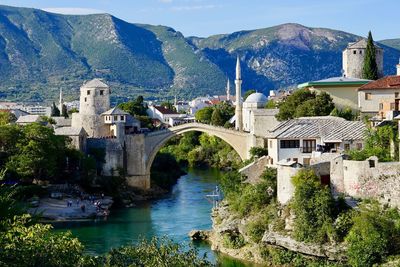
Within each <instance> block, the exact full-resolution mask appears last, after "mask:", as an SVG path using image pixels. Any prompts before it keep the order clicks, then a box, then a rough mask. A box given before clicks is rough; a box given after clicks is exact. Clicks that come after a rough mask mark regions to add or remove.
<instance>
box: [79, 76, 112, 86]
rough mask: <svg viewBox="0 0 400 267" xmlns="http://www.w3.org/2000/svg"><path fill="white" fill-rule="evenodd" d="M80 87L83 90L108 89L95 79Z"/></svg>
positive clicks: (99, 80)
mask: <svg viewBox="0 0 400 267" xmlns="http://www.w3.org/2000/svg"><path fill="white" fill-rule="evenodd" d="M82 87H85V88H108V85H107V84H105V83H104V82H103V81H102V80H101V79H98V78H95V79H93V80H90V81H88V82H85V83H84V84H83V85H82Z"/></svg>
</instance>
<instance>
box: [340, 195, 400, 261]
mask: <svg viewBox="0 0 400 267" xmlns="http://www.w3.org/2000/svg"><path fill="white" fill-rule="evenodd" d="M399 222H400V220H399V212H398V211H394V210H387V209H384V208H382V207H381V206H380V205H379V204H378V203H371V204H364V205H361V207H360V212H359V213H358V214H357V215H356V216H355V217H354V225H353V226H352V228H351V230H350V232H349V234H348V235H347V237H346V238H345V241H346V242H347V244H348V250H347V255H348V258H349V263H350V264H351V265H352V266H372V265H373V264H375V263H379V262H381V261H382V260H383V259H384V258H385V256H387V255H390V254H398V252H399V248H400V228H399Z"/></svg>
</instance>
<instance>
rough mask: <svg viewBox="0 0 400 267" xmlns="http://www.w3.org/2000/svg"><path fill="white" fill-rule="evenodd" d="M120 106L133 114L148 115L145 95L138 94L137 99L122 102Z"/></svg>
mask: <svg viewBox="0 0 400 267" xmlns="http://www.w3.org/2000/svg"><path fill="white" fill-rule="evenodd" d="M118 108H120V109H122V110H124V111H126V112H128V113H129V114H131V115H132V116H147V113H146V111H147V105H146V104H145V103H144V99H143V96H138V97H137V98H136V99H135V100H131V101H128V102H125V103H120V104H119V105H118Z"/></svg>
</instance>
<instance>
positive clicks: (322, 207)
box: [291, 169, 334, 243]
mask: <svg viewBox="0 0 400 267" xmlns="http://www.w3.org/2000/svg"><path fill="white" fill-rule="evenodd" d="M292 181H293V184H294V186H295V192H294V196H293V199H292V202H291V207H292V209H293V211H294V213H295V215H296V218H295V221H294V232H293V233H294V237H295V239H297V240H299V241H305V242H316V243H323V242H326V241H327V240H328V236H330V235H331V234H332V232H333V229H332V223H333V220H332V217H333V213H334V200H333V198H332V195H331V192H330V191H329V189H328V187H327V186H323V185H321V182H320V180H319V177H318V176H317V175H315V173H314V171H313V170H307V169H304V170H301V171H299V172H298V173H297V174H296V175H295V176H293V178H292Z"/></svg>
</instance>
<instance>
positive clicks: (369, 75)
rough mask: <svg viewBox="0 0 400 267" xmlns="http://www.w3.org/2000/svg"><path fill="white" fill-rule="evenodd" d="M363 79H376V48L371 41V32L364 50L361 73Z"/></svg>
mask: <svg viewBox="0 0 400 267" xmlns="http://www.w3.org/2000/svg"><path fill="white" fill-rule="evenodd" d="M362 77H363V79H368V80H376V79H378V78H379V77H378V65H377V64H376V48H375V45H374V40H373V39H372V34H371V31H369V32H368V40H367V48H366V50H365V56H364V65H363V72H362Z"/></svg>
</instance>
